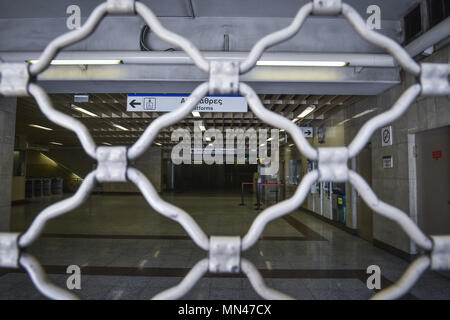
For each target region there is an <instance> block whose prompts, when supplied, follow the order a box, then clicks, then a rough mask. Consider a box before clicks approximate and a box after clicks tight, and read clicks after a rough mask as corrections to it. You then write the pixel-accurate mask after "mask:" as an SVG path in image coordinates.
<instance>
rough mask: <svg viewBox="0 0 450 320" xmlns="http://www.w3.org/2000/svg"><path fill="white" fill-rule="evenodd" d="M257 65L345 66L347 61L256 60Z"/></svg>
mask: <svg viewBox="0 0 450 320" xmlns="http://www.w3.org/2000/svg"><path fill="white" fill-rule="evenodd" d="M256 65H257V66H273V67H278V66H279V67H345V66H347V65H348V62H345V61H303V60H293V61H289V60H279V61H276V60H258V61H257V62H256Z"/></svg>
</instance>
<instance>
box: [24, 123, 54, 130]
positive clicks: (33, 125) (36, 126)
mask: <svg viewBox="0 0 450 320" xmlns="http://www.w3.org/2000/svg"><path fill="white" fill-rule="evenodd" d="M29 126H30V127H33V128H38V129H42V130H48V131H52V130H53V129H52V128H47V127H43V126H40V125H37V124H29Z"/></svg>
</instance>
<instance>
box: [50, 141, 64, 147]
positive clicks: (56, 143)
mask: <svg viewBox="0 0 450 320" xmlns="http://www.w3.org/2000/svg"><path fill="white" fill-rule="evenodd" d="M50 144H54V145H55V146H62V145H63V144H62V143H61V142H55V141H50Z"/></svg>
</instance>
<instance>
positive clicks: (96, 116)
mask: <svg viewBox="0 0 450 320" xmlns="http://www.w3.org/2000/svg"><path fill="white" fill-rule="evenodd" d="M71 107H72V109H74V110H77V111H78V112H81V113H84V114H87V115H88V116H91V117H95V118H98V115H96V114H95V113H93V112H90V111H88V110H86V109H83V108H80V107H78V106H76V105H74V104H72V105H71Z"/></svg>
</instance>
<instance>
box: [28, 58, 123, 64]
mask: <svg viewBox="0 0 450 320" xmlns="http://www.w3.org/2000/svg"><path fill="white" fill-rule="evenodd" d="M28 62H29V63H32V64H34V63H38V62H39V60H28ZM121 63H122V60H113V59H110V60H52V61H51V62H50V64H51V65H55V66H77V65H107V64H121Z"/></svg>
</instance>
